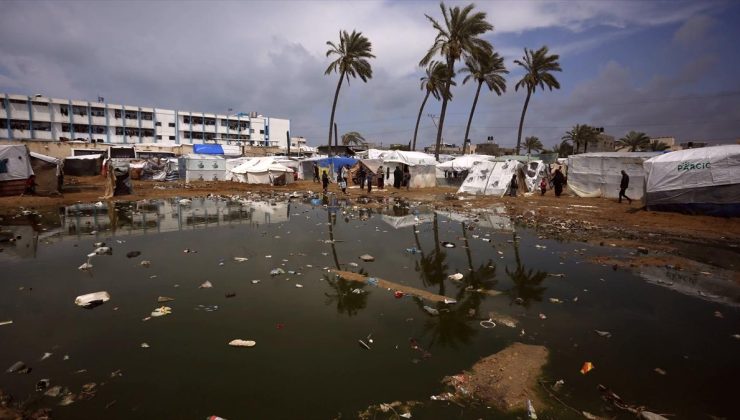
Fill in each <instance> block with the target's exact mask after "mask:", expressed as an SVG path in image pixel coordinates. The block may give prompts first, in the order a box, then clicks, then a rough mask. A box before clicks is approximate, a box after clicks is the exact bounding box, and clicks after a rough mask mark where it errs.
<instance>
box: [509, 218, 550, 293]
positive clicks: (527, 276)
mask: <svg viewBox="0 0 740 420" xmlns="http://www.w3.org/2000/svg"><path fill="white" fill-rule="evenodd" d="M513 237H514V240H513V242H512V243H513V246H514V257H515V259H516V268H515V269H514V270H509V267H506V275H507V276H509V279H511V282H512V284H513V286H512V287H511V289H509V290H507V291H506V293H507V294H508V295H509V297H510V298H511V302H512V303H518V304H520V305H522V306H524V307H529V305H530V303H531V302H533V301H534V302H542V294H543V293H545V290H547V287H544V286H542V282H543V281H544V280H545V278H546V277H547V272H544V271H539V270H537V271H536V272H535V271H533V270H532V269H529V270H527V269H526V267H524V265H523V264H522V260H521V257H520V256H519V241H518V240H517V235H516V233H515V234H514V235H513Z"/></svg>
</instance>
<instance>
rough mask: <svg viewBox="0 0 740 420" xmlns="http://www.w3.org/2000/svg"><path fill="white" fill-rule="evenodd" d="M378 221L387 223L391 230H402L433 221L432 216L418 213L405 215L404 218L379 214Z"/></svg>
mask: <svg viewBox="0 0 740 420" xmlns="http://www.w3.org/2000/svg"><path fill="white" fill-rule="evenodd" d="M380 220H382V221H384V222H386V223H388V224H389V225H390V226H391V227H392V228H393V229H403V228H407V227H409V226H416V225H421V224H423V223H430V222H432V221H434V214H432V213H419V214H417V215H414V214H407V215H406V216H392V215H389V214H381V215H380Z"/></svg>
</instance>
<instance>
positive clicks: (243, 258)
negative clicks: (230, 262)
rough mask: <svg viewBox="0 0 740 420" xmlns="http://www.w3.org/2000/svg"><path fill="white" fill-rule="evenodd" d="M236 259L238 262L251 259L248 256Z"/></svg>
mask: <svg viewBox="0 0 740 420" xmlns="http://www.w3.org/2000/svg"><path fill="white" fill-rule="evenodd" d="M234 261H236V262H244V261H249V258H247V257H234Z"/></svg>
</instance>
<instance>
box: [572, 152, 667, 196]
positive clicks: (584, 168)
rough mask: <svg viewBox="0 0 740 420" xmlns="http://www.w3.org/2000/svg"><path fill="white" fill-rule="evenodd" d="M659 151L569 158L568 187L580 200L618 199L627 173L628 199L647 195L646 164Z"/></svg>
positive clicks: (573, 156)
mask: <svg viewBox="0 0 740 420" xmlns="http://www.w3.org/2000/svg"><path fill="white" fill-rule="evenodd" d="M659 154H660V153H659V152H597V153H582V154H580V155H571V156H569V157H568V187H570V189H571V190H573V192H575V193H576V194H577V195H578V196H580V197H606V198H617V197H618V196H619V185H620V182H621V180H622V173H621V172H622V171H623V170H624V171H625V172H626V173H627V175H629V177H630V183H629V188H628V190H627V196H628V197H630V198H632V199H637V200H641V199H642V197H643V195H644V194H645V188H644V181H645V170H644V169H643V166H642V164H643V162H644V161H646V160H647V159H649V158H651V157H654V156H657V155H659Z"/></svg>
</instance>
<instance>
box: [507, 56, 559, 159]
mask: <svg viewBox="0 0 740 420" xmlns="http://www.w3.org/2000/svg"><path fill="white" fill-rule="evenodd" d="M548 52H549V50H548V48H547V46H546V45H545V46H543V47H542V48H540V49H539V50H537V51H532V50H530V49H527V48H525V49H524V57H522V60H523V61H519V60H514V62H515V63H516V64H519V65H520V66H522V67H524V70H525V73H524V76H523V77H522V80H520V81H519V82H517V84H516V85H515V86H514V90H519V88H520V87H521V88H526V89H527V99H526V100H525V101H524V108H523V109H522V118H521V119H520V120H519V135H518V136H517V139H516V153H517V154H519V148H520V146H521V144H522V127H523V126H524V114H526V113H527V106H529V98H530V97H531V96H532V94H533V93H534V92H535V90H536V89H537V86H539V87H540V89H542V90H544V89H545V86H547V87H548V88H549V89H550V90H552V89H553V88H555V89H560V82H558V79H556V78H555V76H553V75H552V72H556V71H563V70H562V69H561V68H560V63H559V62H558V60H559V59H560V56H559V55H557V54H553V55H547V53H548Z"/></svg>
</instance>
